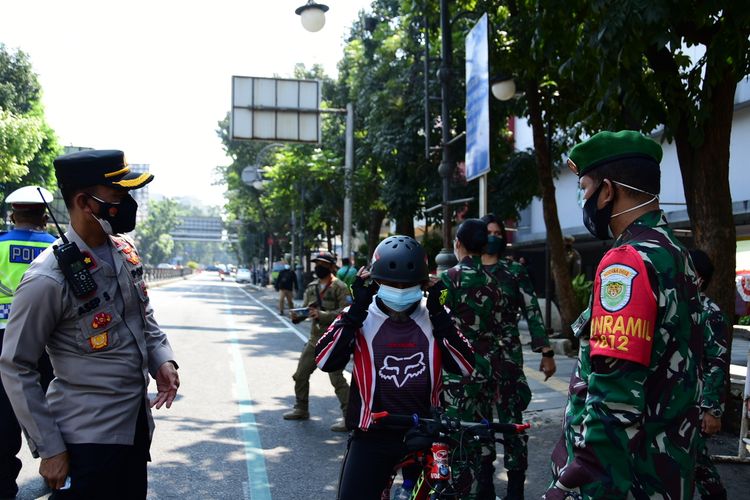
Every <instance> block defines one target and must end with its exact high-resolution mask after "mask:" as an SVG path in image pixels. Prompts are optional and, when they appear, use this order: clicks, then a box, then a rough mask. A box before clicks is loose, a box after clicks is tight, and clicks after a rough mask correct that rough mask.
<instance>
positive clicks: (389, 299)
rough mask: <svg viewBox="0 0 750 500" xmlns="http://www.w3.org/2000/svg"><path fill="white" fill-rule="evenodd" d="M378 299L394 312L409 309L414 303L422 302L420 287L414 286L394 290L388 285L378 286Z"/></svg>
mask: <svg viewBox="0 0 750 500" xmlns="http://www.w3.org/2000/svg"><path fill="white" fill-rule="evenodd" d="M378 298H380V300H382V301H383V303H384V304H385V305H386V306H388V308H389V309H393V310H394V311H396V312H401V311H405V310H406V309H409V307H410V306H411V305H413V304H414V303H415V302H419V301H420V300H422V287H420V286H419V285H414V286H411V287H409V288H395V287H392V286H388V285H380V288H378Z"/></svg>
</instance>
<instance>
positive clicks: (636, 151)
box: [568, 130, 662, 177]
mask: <svg viewBox="0 0 750 500" xmlns="http://www.w3.org/2000/svg"><path fill="white" fill-rule="evenodd" d="M661 157H662V150H661V146H660V145H659V144H658V143H657V142H656V141H654V140H653V139H649V138H648V137H646V136H645V135H643V134H641V133H640V132H635V131H633V130H621V131H619V132H599V133H598V134H596V135H594V136H592V137H590V138H589V139H587V140H585V141H583V142H581V143H579V144H576V145H575V146H574V147H573V149H572V150H571V151H570V156H569V158H568V167H569V168H570V170H572V171H573V173H575V174H576V175H578V177H582V176H584V175H586V174H587V173H589V172H590V171H592V170H593V169H595V168H596V167H600V166H602V165H604V164H606V163H611V162H613V161H619V160H625V159H629V158H642V159H646V160H651V161H654V162H656V164H657V165H658V164H659V162H661Z"/></svg>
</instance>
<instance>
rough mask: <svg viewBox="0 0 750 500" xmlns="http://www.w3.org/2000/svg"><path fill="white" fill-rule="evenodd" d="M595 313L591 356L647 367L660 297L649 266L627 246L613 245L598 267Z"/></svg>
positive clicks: (592, 315) (649, 360)
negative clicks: (651, 279) (647, 267)
mask: <svg viewBox="0 0 750 500" xmlns="http://www.w3.org/2000/svg"><path fill="white" fill-rule="evenodd" d="M593 298H594V301H593V309H592V314H591V356H607V357H610V358H619V359H624V360H628V361H633V362H636V363H639V364H642V365H645V366H648V365H649V364H650V362H651V348H652V347H653V344H654V328H655V323H656V297H654V293H653V291H652V289H651V284H650V283H649V280H648V274H647V272H646V265H645V264H644V263H643V259H642V258H641V256H640V255H639V254H638V252H637V251H636V250H635V249H634V248H633V247H631V246H628V245H625V246H621V247H617V248H613V249H612V250H610V251H609V252H607V254H606V255H605V256H604V258H603V259H602V261H601V262H600V263H599V267H598V268H597V270H596V280H595V281H594V297H593Z"/></svg>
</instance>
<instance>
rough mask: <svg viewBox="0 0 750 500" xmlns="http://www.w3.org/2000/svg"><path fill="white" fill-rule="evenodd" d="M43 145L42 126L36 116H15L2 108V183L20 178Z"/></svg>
mask: <svg viewBox="0 0 750 500" xmlns="http://www.w3.org/2000/svg"><path fill="white" fill-rule="evenodd" d="M41 145H42V127H41V123H40V122H39V120H38V119H37V118H36V117H31V116H15V115H14V114H13V113H11V112H9V111H5V110H3V109H0V183H8V182H14V181H18V180H20V179H21V178H22V177H23V176H25V175H26V174H28V173H29V168H28V166H27V165H28V163H29V162H30V161H31V160H33V159H34V155H35V154H36V152H37V151H38V150H39V147H40V146H41Z"/></svg>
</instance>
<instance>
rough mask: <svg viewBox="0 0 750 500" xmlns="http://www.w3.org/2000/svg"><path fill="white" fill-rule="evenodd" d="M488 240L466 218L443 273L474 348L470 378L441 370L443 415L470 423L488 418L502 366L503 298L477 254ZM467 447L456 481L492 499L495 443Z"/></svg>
mask: <svg viewBox="0 0 750 500" xmlns="http://www.w3.org/2000/svg"><path fill="white" fill-rule="evenodd" d="M486 244H487V226H486V225H485V224H484V222H482V221H481V220H479V219H467V220H465V221H464V222H463V223H462V224H461V226H460V227H459V228H458V231H457V232H456V241H455V252H456V258H457V259H458V261H459V262H458V264H457V265H456V266H454V267H452V268H451V269H448V270H447V271H445V272H444V273H443V274H442V276H441V278H442V280H443V283H444V284H445V287H446V290H445V295H444V296H445V306H446V307H448V309H450V311H451V315H452V316H453V318H454V321H455V322H456V326H457V327H458V330H459V331H460V332H461V333H462V334H463V335H464V337H466V338H467V339H468V340H469V342H471V344H472V347H473V348H474V351H475V360H474V373H473V374H472V375H471V376H466V377H460V376H458V375H454V374H452V373H447V372H443V384H444V387H443V397H444V399H445V408H446V413H447V414H448V415H449V416H453V417H456V418H459V419H461V420H464V421H474V422H478V421H480V420H482V419H483V418H486V419H488V420H491V419H492V406H493V404H494V403H495V401H496V399H497V386H496V384H495V376H494V374H495V373H498V372H499V371H500V370H501V368H502V359H501V356H500V352H499V344H498V342H497V341H496V339H495V333H496V332H497V331H499V325H500V323H501V321H502V313H503V309H504V300H505V298H504V297H503V295H502V293H501V292H500V290H499V288H498V287H497V286H496V284H495V280H494V279H493V278H492V277H491V276H490V275H489V274H487V273H486V272H484V270H483V269H482V258H481V254H482V251H483V250H484V247H485V245H486ZM470 448H471V449H469V450H467V451H468V453H467V457H468V458H467V461H466V462H462V463H459V462H458V461H456V460H454V462H453V465H454V475H455V476H456V477H457V478H458V483H459V484H460V485H461V487H462V488H464V489H465V490H468V489H469V487H470V488H471V494H469V495H467V496H466V497H462V498H492V499H494V498H495V493H494V488H493V484H492V480H493V477H494V470H493V468H492V462H493V461H494V459H495V449H494V443H493V446H492V449H490V448H489V447H482V446H473V447H470ZM469 485H471V486H469Z"/></svg>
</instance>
